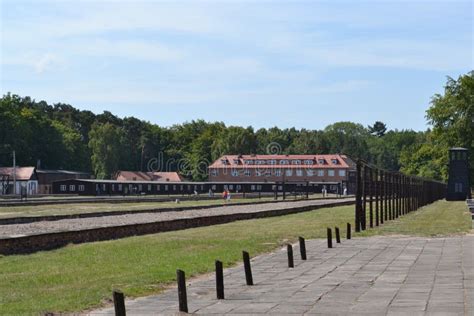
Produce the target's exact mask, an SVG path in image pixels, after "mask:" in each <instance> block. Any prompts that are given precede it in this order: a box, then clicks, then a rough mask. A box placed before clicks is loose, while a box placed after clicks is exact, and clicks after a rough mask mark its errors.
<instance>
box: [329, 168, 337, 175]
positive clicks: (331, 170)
mask: <svg viewBox="0 0 474 316" xmlns="http://www.w3.org/2000/svg"><path fill="white" fill-rule="evenodd" d="M335 174H336V173H335V172H334V170H333V169H329V170H328V177H334V175H335Z"/></svg>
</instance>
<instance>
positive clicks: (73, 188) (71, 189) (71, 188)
mask: <svg viewBox="0 0 474 316" xmlns="http://www.w3.org/2000/svg"><path fill="white" fill-rule="evenodd" d="M69 191H71V192H74V191H76V186H75V185H74V184H71V185H70V186H69Z"/></svg>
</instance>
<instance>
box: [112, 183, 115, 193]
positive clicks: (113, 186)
mask: <svg viewBox="0 0 474 316" xmlns="http://www.w3.org/2000/svg"><path fill="white" fill-rule="evenodd" d="M113 191H115V184H112V192H113Z"/></svg>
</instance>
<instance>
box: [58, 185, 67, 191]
mask: <svg viewBox="0 0 474 316" xmlns="http://www.w3.org/2000/svg"><path fill="white" fill-rule="evenodd" d="M59 191H61V192H66V185H64V184H61V185H60V186H59Z"/></svg>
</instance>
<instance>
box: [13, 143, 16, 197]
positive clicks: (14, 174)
mask: <svg viewBox="0 0 474 316" xmlns="http://www.w3.org/2000/svg"><path fill="white" fill-rule="evenodd" d="M13 194H14V195H16V157H15V151H13Z"/></svg>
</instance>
